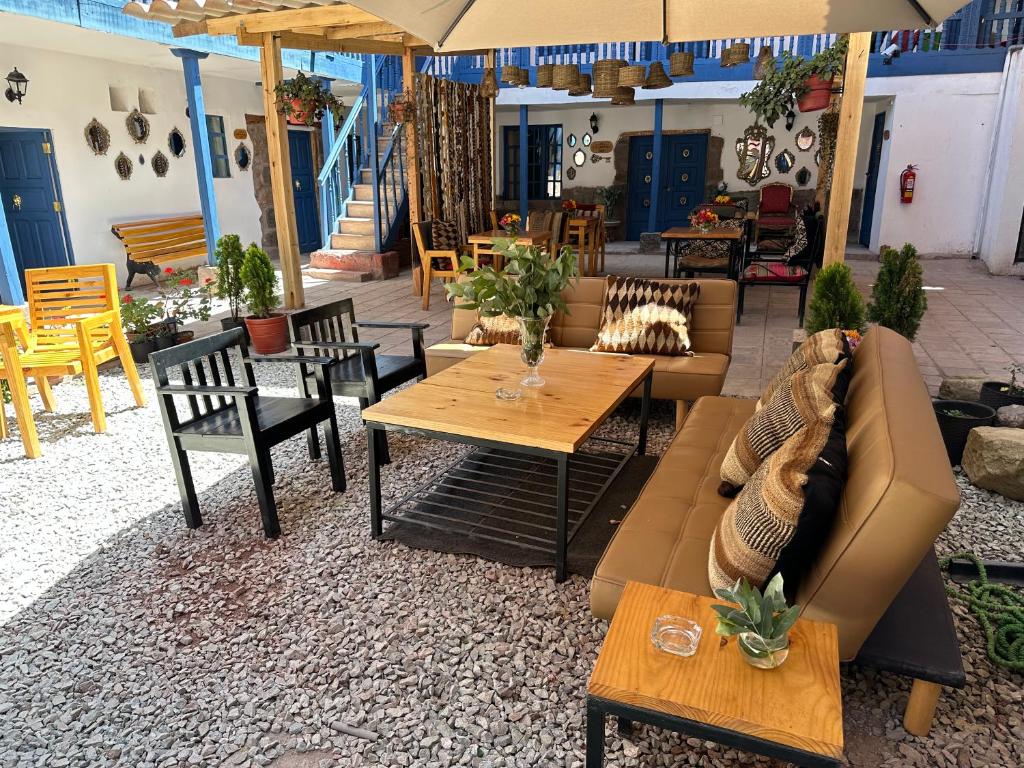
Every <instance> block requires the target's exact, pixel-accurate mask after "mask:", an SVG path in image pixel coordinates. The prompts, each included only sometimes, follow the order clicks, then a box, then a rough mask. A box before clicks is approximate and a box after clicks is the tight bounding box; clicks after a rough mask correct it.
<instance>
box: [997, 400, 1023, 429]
mask: <svg viewBox="0 0 1024 768" xmlns="http://www.w3.org/2000/svg"><path fill="white" fill-rule="evenodd" d="M996 426H999V427H1024V405H1004V406H1003V407H1002V408H999V409H998V410H997V411H996Z"/></svg>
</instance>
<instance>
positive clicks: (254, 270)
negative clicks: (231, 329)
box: [239, 243, 288, 355]
mask: <svg viewBox="0 0 1024 768" xmlns="http://www.w3.org/2000/svg"><path fill="white" fill-rule="evenodd" d="M239 275H240V277H241V279H242V285H243V286H245V304H246V306H247V307H249V312H251V313H252V314H250V315H249V316H248V317H247V318H245V325H246V327H247V328H248V329H249V338H250V339H251V340H252V346H253V349H255V350H256V352H258V353H259V354H261V355H272V354H275V353H277V352H284V351H285V350H286V349H288V324H287V318H286V317H285V316H284V315H282V314H278V313H275V312H274V310H275V309H277V307H278V305H279V304H280V303H281V301H280V299H279V298H278V295H277V273H276V272H274V265H273V264H271V263H270V257H269V256H267V252H266V251H264V250H263V249H262V248H260V247H259V246H258V245H256V243H252V244H251V245H250V246H249V247H248V248H247V249H246V251H245V258H244V260H243V261H242V268H241V270H240V271H239Z"/></svg>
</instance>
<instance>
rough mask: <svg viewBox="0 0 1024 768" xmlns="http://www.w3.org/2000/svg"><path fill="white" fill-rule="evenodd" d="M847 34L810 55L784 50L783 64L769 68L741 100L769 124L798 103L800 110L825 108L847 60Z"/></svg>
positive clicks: (808, 110) (762, 120) (756, 115)
mask: <svg viewBox="0 0 1024 768" xmlns="http://www.w3.org/2000/svg"><path fill="white" fill-rule="evenodd" d="M847 47H848V44H847V40H846V38H840V40H839V42H837V43H836V44H835V45H833V46H832V47H831V48H826V49H825V50H824V51H821V52H820V53H818V54H817V55H816V56H814V57H813V58H811V59H804V58H803V57H802V56H794V55H792V54H791V53H789V52H788V51H783V52H782V65H781V66H780V67H779V68H778V69H775V70H768V71H767V72H766V73H765V76H764V79H763V80H760V81H758V83H757V85H756V86H754V88H753V89H751V90H750V91H748V92H746V93H744V94H742V95H741V96H740V103H741V104H743V106H745V107H747V109H749V110H750V111H751V112H753V114H754V117H755V118H756V121H757V122H764V123H765V124H766V125H767V126H768V127H772V126H774V125H775V123H776V121H777V120H778V119H779V118H780V117H782V116H784V115H786V114H787V113H788V112H789V111H790V110H791V109H792V108H793V104H794V103H796V104H797V105H798V106H799V108H800V111H801V112H811V111H814V110H817V109H824V108H825V107H827V106H828V105H829V103H830V102H831V98H832V83H833V81H834V80H835V76H836V75H837V74H838V73H839V72H841V71H842V69H843V64H844V62H845V61H846V50H847Z"/></svg>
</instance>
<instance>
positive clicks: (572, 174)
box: [565, 168, 576, 181]
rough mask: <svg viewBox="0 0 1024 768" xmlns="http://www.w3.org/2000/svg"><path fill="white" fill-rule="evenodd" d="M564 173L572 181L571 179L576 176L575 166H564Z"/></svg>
mask: <svg viewBox="0 0 1024 768" xmlns="http://www.w3.org/2000/svg"><path fill="white" fill-rule="evenodd" d="M565 175H566V177H567V178H568V179H569V181H572V180H573V179H575V178H576V169H575V168H566V169H565Z"/></svg>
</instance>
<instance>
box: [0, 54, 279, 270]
mask: <svg viewBox="0 0 1024 768" xmlns="http://www.w3.org/2000/svg"><path fill="white" fill-rule="evenodd" d="M166 55H167V58H168V66H167V68H166V69H161V68H155V67H140V66H137V65H126V64H123V63H120V62H116V61H107V60H104V59H101V58H92V57H87V56H79V55H69V54H64V53H61V52H58V51H52V50H42V49H38V48H21V47H16V46H6V45H5V46H4V58H5V60H6V61H8V62H11V63H16V64H17V65H18V68H19V69H20V70H21V71H22V72H24V73H25V74H26V75H27V76H28V77H29V78H30V83H29V91H28V95H27V97H26V98H25V100H24V103H23V104H21V105H20V106H19V105H18V104H11V103H9V102H8V101H7V100H6V99H3V100H0V127H4V128H39V129H49V130H50V131H52V133H53V143H54V154H55V157H56V163H57V169H58V172H59V174H60V183H61V187H62V190H63V196H64V208H65V211H66V215H67V222H68V228H69V230H70V233H71V242H72V245H73V248H74V257H75V261H76V262H77V263H79V264H91V263H101V262H113V263H114V264H116V265H117V268H118V273H119V275H120V276H121V277H122V278H123V276H124V275H125V268H124V261H125V258H124V250H123V248H122V247H121V245H120V243H119V241H118V240H117V238H115V237H114V235H113V234H111V232H110V225H111V224H112V223H114V222H118V221H126V220H131V219H139V218H148V217H156V216H165V215H169V214H176V213H188V212H198V211H199V192H198V186H197V182H196V169H195V158H194V156H193V151H194V147H195V142H194V141H193V140H192V131H191V127H190V123H189V119H188V118H187V117H186V116H185V107H186V102H185V88H184V79H183V74H182V70H181V63H180V61H179V60H178V59H175V58H174V57H173V56H172V55H171V53H170V52H169V51H168V52H167V54H166ZM201 70H202V62H200V71H201ZM111 86H114V87H117V88H119V89H120V90H119V93H122V94H125V93H127V94H129V95H130V96H129V100H130V103H129V104H128V105H127V106H128V108H129V109H131V108H133V107H137V106H139V104H138V96H137V94H138V91H139V89H140V88H144V89H147V91H149V92H151V93H152V94H154V96H155V105H153V106H154V110H155V114H149V115H147V118H148V119H149V122H150V130H151V132H150V137H149V139H148V141H147V142H146V143H145V144H135V143H134V142H133V140H132V138H131V137H130V136H129V135H128V132H127V129H126V127H125V118H126V117H127V116H128V113H127V112H119V111H114V110H112V109H111V104H110V95H109V88H110V87H111ZM203 91H204V95H205V101H206V109H207V112H208V113H210V114H215V115H221V116H223V118H224V127H225V129H226V132H227V135H228V148H229V151H230V152H231V153H233V152H234V149H235V147H237V146H238V143H239V141H238V140H237V139H234V138H233V137H232V135H231V134H232V132H233V131H234V130H235V129H237V128H245V114H246V113H247V112H248V113H250V114H262V113H263V102H262V98H261V95H260V90H259V88H258V87H256V85H255V84H254V83H252V82H247V81H242V80H231V79H226V78H217V77H203ZM94 117H95V118H96V119H98V120H99V121H100V122H101V123H103V124H104V125H105V126H106V128H107V130H109V131H110V137H111V146H110V150H109V151H108V152H107V154H106V156H96V155H94V154H93V153H92V150H91V149H90V148H89V147H88V146H87V145H86V142H85V137H84V130H85V126H86V125H87V124H88V123H89V121H90V120H91V119H92V118H94ZM175 126H176V127H177V128H178V129H179V130H181V132H182V134H183V135H184V136H185V139H186V142H187V144H188V148H187V151H186V154H185V156H184V157H182V158H174V157H173V156H171V153H170V152H169V150H168V148H167V136H168V133H169V132H170V130H171V129H172V128H174V127H175ZM245 143H246V144H247V145H248V146H249V148H250V150H251V149H252V143H251V141H250V140H249V139H248V138H247V139H246V140H245ZM158 149H159V150H161V151H162V152H163V153H164V154H165V155H166V156H167V157H168V158H169V160H170V170H169V171H168V173H167V176H165V177H164V178H157V176H156V174H155V173H154V172H153V169H152V166H151V165H150V160H151V158H152V157H153V155H154V154H155V153H156V151H157V150H158ZM121 151H123V152H124V153H125V154H126V155H127V156H128V157H129V158H130V159H131V160H132V163H133V165H134V171H133V174H132V177H131V179H130V180H128V181H121V180H120V179H119V178H118V176H117V173H116V172H115V170H114V158H116V157H117V155H118V153H119V152H121ZM140 154H142V155H143V156H144V157H145V159H146V163H145V165H140V164H139V155H140ZM214 184H215V189H216V194H217V209H218V213H219V220H220V229H221V232H222V233H228V232H234V233H238V234H239V235H241V237H242V238H243V241H246V242H247V241H250V240H255V241H257V242H258V241H259V239H260V226H259V210H258V208H257V206H256V199H255V196H254V194H253V183H252V172H251V171H246V172H242V171H240V170H239V169H238V167H237V166H236V165H235V164H234V162H233V161H232V165H231V177H230V178H225V179H215V180H214ZM185 263H187V262H176V263H175V266H179V265H184V264H185Z"/></svg>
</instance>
